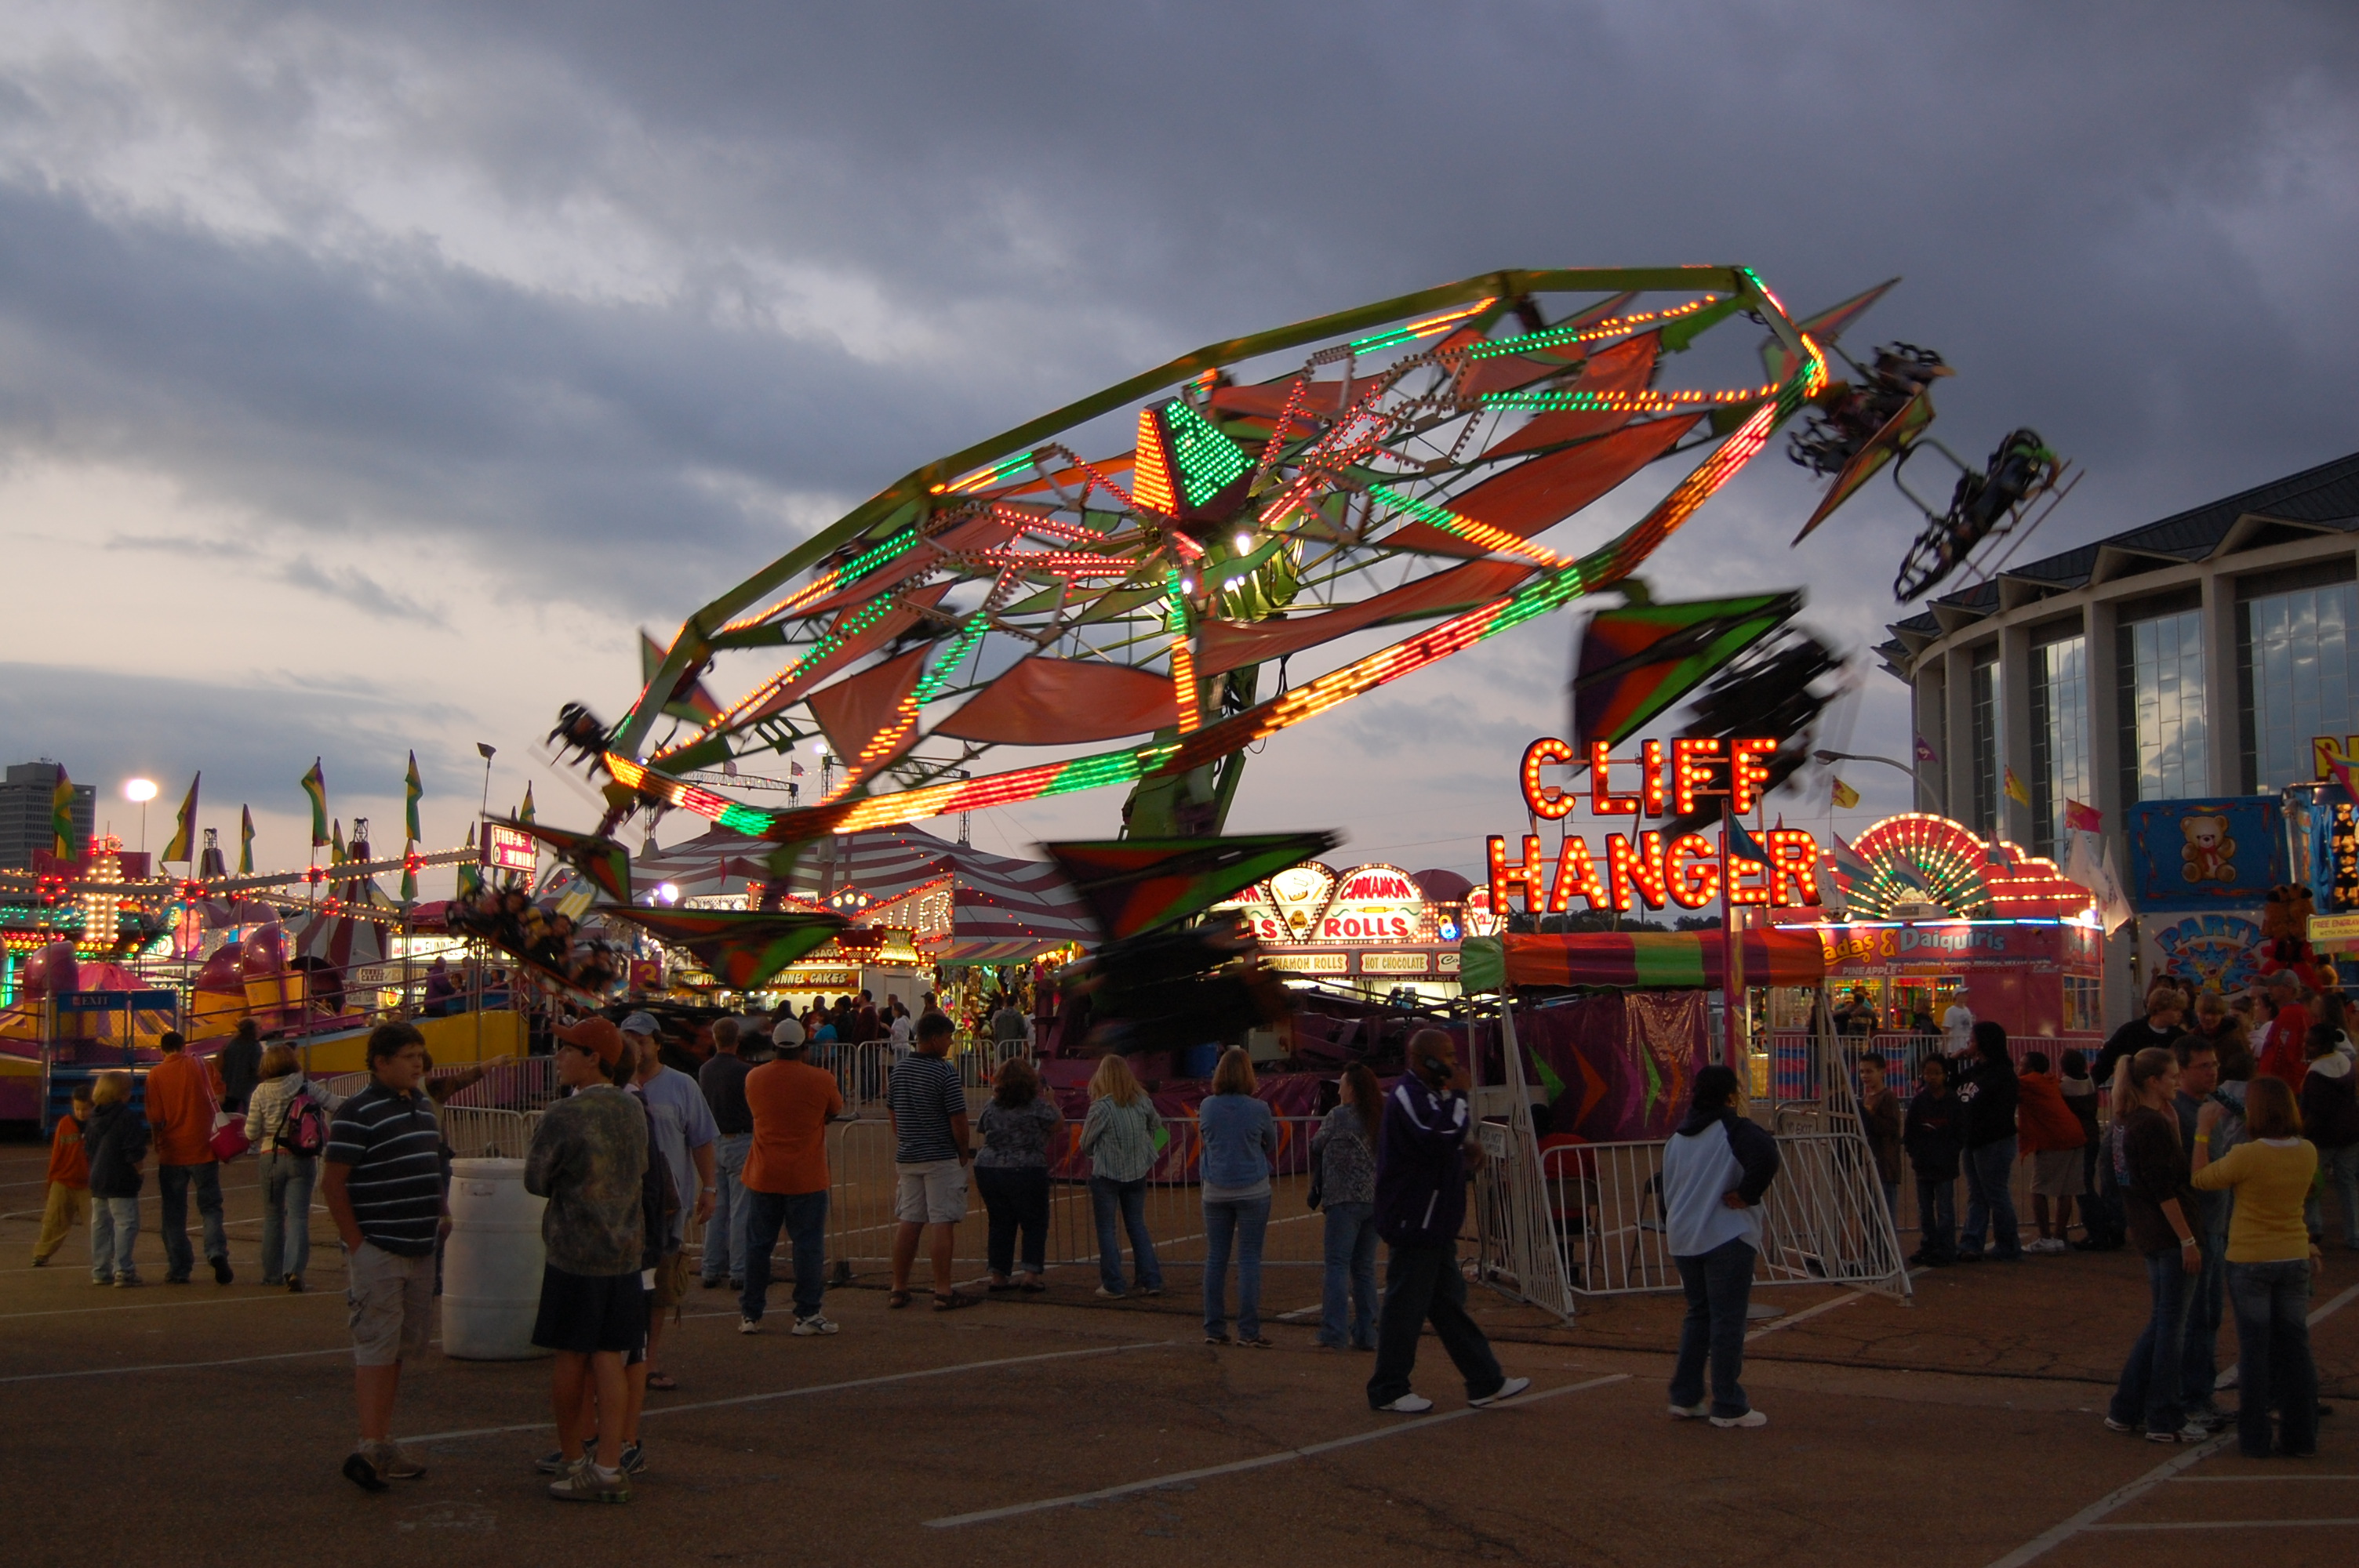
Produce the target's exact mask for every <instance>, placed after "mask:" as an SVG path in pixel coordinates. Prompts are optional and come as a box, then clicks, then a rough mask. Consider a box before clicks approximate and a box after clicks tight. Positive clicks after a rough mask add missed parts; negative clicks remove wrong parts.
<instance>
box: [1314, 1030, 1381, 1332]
mask: <svg viewBox="0 0 2359 1568" xmlns="http://www.w3.org/2000/svg"><path fill="white" fill-rule="evenodd" d="M1342 1094H1343V1099H1342V1102H1341V1103H1340V1104H1338V1105H1337V1106H1336V1107H1335V1108H1334V1109H1332V1110H1331V1111H1329V1112H1328V1113H1327V1119H1325V1120H1324V1121H1322V1122H1321V1123H1320V1124H1319V1130H1318V1131H1317V1132H1315V1133H1312V1134H1311V1136H1310V1172H1311V1175H1310V1206H1311V1207H1313V1208H1315V1209H1318V1210H1320V1211H1321V1213H1323V1214H1324V1215H1325V1216H1326V1217H1327V1277H1326V1287H1325V1289H1324V1291H1323V1292H1321V1303H1320V1305H1321V1312H1320V1318H1319V1343H1320V1344H1321V1346H1325V1347H1326V1348H1327V1349H1330V1350H1342V1349H1343V1348H1345V1347H1346V1346H1349V1347H1350V1348H1351V1349H1353V1350H1374V1349H1375V1347H1376V1128H1377V1124H1378V1123H1379V1122H1380V1121H1381V1120H1382V1119H1383V1117H1384V1110H1385V1096H1384V1090H1383V1089H1382V1088H1380V1087H1377V1084H1376V1076H1375V1074H1374V1073H1372V1072H1370V1071H1369V1070H1368V1068H1367V1065H1366V1064H1365V1063H1362V1062H1354V1063H1353V1064H1352V1065H1351V1066H1350V1067H1348V1068H1346V1069H1345V1070H1344V1073H1343V1087H1342Z"/></svg>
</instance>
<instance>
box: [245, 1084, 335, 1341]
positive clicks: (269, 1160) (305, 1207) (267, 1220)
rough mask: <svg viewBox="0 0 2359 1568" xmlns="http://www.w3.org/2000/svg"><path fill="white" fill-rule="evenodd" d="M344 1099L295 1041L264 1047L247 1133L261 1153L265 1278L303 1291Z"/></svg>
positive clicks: (247, 1113)
mask: <svg viewBox="0 0 2359 1568" xmlns="http://www.w3.org/2000/svg"><path fill="white" fill-rule="evenodd" d="M343 1103H344V1097H343V1096H342V1095H332V1094H330V1093H329V1092H328V1091H327V1090H326V1089H323V1088H321V1087H320V1086H319V1085H317V1084H315V1083H313V1082H312V1081H311V1080H310V1078H308V1077H306V1076H303V1069H302V1065H301V1064H300V1062H299V1060H298V1058H297V1057H296V1054H295V1050H294V1047H292V1046H290V1045H283V1044H274V1045H272V1046H270V1047H269V1048H268V1049H266V1050H265V1051H264V1052H263V1053H262V1080H261V1082H259V1083H258V1084H256V1085H255V1089H254V1093H253V1094H252V1095H250V1096H248V1097H247V1098H246V1103H245V1137H246V1141H247V1142H249V1143H250V1144H252V1145H253V1147H254V1152H255V1154H256V1155H257V1156H259V1160H260V1176H261V1185H262V1282H263V1283H264V1284H266V1285H284V1286H286V1287H287V1288H288V1290H289V1291H291V1292H295V1293H297V1294H300V1293H302V1290H303V1270H304V1268H305V1266H306V1265H308V1264H309V1263H310V1260H311V1187H312V1184H313V1183H315V1182H316V1181H317V1180H318V1179H319V1174H320V1151H321V1150H322V1149H324V1148H326V1147H327V1142H328V1119H329V1118H330V1117H332V1116H333V1115H334V1114H335V1111H336V1108H337V1107H338V1106H340V1105H342V1104H343Z"/></svg>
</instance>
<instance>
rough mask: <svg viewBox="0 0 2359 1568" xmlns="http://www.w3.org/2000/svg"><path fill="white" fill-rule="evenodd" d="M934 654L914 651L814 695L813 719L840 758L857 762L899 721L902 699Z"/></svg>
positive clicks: (877, 760)
mask: <svg viewBox="0 0 2359 1568" xmlns="http://www.w3.org/2000/svg"><path fill="white" fill-rule="evenodd" d="M934 651H935V650H934V649H933V648H932V647H931V646H927V647H923V648H912V649H910V650H909V651H908V653H906V654H902V655H901V656H900V657H899V658H897V659H887V660H886V662H885V663H883V664H881V665H877V666H876V667H875V669H873V670H863V671H861V672H860V673H859V674H858V675H856V676H852V677H851V678H850V679H848V680H840V681H838V682H836V683H835V684H834V685H833V686H832V687H827V688H826V689H825V690H824V691H815V692H813V693H811V695H810V710H811V713H812V716H813V717H815V718H817V719H818V720H819V727H820V728H821V730H825V731H827V739H828V743H829V744H830V745H832V746H833V747H834V748H835V754H836V755H837V756H839V757H844V758H851V759H857V758H858V757H859V756H860V754H861V753H862V752H864V751H865V750H866V749H867V747H868V742H869V741H872V740H874V739H875V737H876V734H877V732H878V731H879V730H883V729H885V728H886V726H887V725H889V724H892V723H894V722H895V721H896V720H897V719H898V718H899V710H900V705H901V699H902V698H903V697H907V696H908V695H909V693H910V692H911V691H912V690H913V689H915V687H917V684H918V677H919V676H921V675H923V674H924V673H925V670H926V656H927V655H928V654H931V653H933V652H934ZM915 734H916V730H915V728H914V727H913V728H912V730H911V731H910V735H909V736H906V737H904V738H903V739H904V741H905V743H906V741H908V740H909V739H911V738H914V736H915ZM879 761H882V759H872V761H871V762H870V763H869V765H870V766H872V767H874V766H875V765H876V762H879Z"/></svg>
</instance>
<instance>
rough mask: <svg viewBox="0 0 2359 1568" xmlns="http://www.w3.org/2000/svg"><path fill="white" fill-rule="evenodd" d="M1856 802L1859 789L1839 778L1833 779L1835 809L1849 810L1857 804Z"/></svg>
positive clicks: (1857, 801)
mask: <svg viewBox="0 0 2359 1568" xmlns="http://www.w3.org/2000/svg"><path fill="white" fill-rule="evenodd" d="M1858 804H1859V791H1857V790H1855V789H1854V788H1852V787H1851V785H1849V784H1845V783H1843V780H1842V779H1841V778H1837V779H1836V780H1835V809H1836V810H1837V811H1849V810H1850V809H1851V808H1852V807H1853V806H1857V805H1858Z"/></svg>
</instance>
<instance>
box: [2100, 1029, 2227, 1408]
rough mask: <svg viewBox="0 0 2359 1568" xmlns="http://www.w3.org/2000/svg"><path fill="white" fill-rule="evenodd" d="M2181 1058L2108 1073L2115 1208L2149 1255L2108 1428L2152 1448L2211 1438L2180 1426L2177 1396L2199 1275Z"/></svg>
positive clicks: (2144, 1056)
mask: <svg viewBox="0 0 2359 1568" xmlns="http://www.w3.org/2000/svg"><path fill="white" fill-rule="evenodd" d="M2178 1092H2179V1059H2178V1058H2177V1057H2176V1056H2174V1055H2172V1054H2171V1053H2170V1052H2169V1051H2167V1050H2165V1049H2163V1048H2162V1047H2161V1046H2159V1045H2149V1046H2147V1047H2146V1048H2145V1049H2144V1050H2142V1051H2139V1052H2137V1053H2136V1054H2134V1055H2128V1056H2124V1057H2122V1058H2121V1059H2120V1060H2119V1062H2118V1063H2116V1065H2115V1066H2114V1119H2115V1122H2116V1124H2117V1125H2118V1126H2119V1128H2120V1133H2119V1137H2120V1152H2119V1153H2118V1154H2117V1155H2116V1156H2115V1170H2116V1172H2117V1173H2120V1174H2121V1175H2122V1177H2123V1180H2122V1207H2123V1210H2124V1213H2125V1217H2127V1219H2128V1221H2129V1233H2130V1242H2131V1244H2132V1245H2134V1246H2135V1247H2136V1248H2137V1249H2138V1250H2139V1251H2140V1252H2143V1253H2145V1254H2146V1277H2147V1294H2148V1297H2149V1299H2150V1302H2151V1308H2150V1310H2149V1311H2148V1313H2147V1325H2146V1329H2145V1332H2143V1333H2141V1334H2140V1335H2139V1336H2138V1340H2137V1343H2136V1345H2135V1346H2132V1347H2131V1349H2130V1357H2129V1360H2128V1361H2127V1362H2126V1363H2125V1364H2124V1365H2123V1367H2122V1376H2121V1381H2120V1383H2119V1384H2118V1385H2117V1386H2116V1387H2115V1388H2114V1401H2113V1408H2112V1410H2111V1411H2109V1412H2108V1413H2107V1414H2106V1416H2105V1424H2106V1425H2107V1426H2109V1427H2111V1428H2112V1429H2113V1430H2114V1431H2115V1432H2136V1431H2137V1430H2138V1429H2139V1428H2140V1426H2141V1425H2143V1427H2144V1428H2145V1431H2146V1435H2147V1441H2148V1442H2149V1443H2201V1442H2202V1441H2203V1440H2204V1439H2205V1438H2208V1437H2210V1436H2211V1435H2212V1433H2211V1429H2210V1428H2208V1427H2206V1426H2204V1425H2203V1424H2202V1423H2201V1422H2193V1421H2190V1420H2189V1419H2188V1418H2187V1401H2186V1397H2185V1396H2186V1395H2187V1394H2189V1393H2193V1394H2195V1395H2197V1397H2199V1398H2200V1397H2201V1393H2202V1390H2181V1389H2180V1366H2181V1364H2182V1362H2183V1360H2184V1352H2185V1347H2186V1333H2187V1304H2188V1300H2189V1298H2190V1296H2191V1295H2192V1294H2193V1292H2194V1285H2195V1278H2196V1276H2197V1275H2198V1274H2201V1272H2202V1271H2203V1251H2202V1243H2201V1240H2200V1239H2199V1238H2197V1236H2196V1234H2195V1227H2194V1223H2193V1221H2192V1220H2190V1218H2189V1217H2188V1209H2189V1207H2190V1204H2189V1202H2188V1200H2189V1198H2190V1196H2191V1193H2190V1188H2189V1186H2188V1183H2187V1152H2186V1151H2185V1150H2184V1149H2182V1148H2180V1142H2179V1116H2178V1113H2177V1112H2176V1111H2174V1110H2173V1109H2172V1108H2171V1103H2170V1101H2171V1097H2172V1096H2173V1095H2175V1094H2177V1093H2178Z"/></svg>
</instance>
